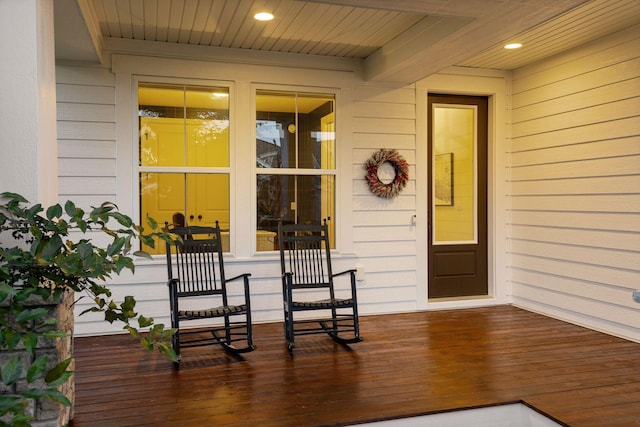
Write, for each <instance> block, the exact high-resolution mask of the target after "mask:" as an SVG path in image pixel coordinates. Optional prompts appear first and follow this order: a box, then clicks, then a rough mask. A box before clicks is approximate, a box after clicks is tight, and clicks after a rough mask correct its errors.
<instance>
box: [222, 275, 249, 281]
mask: <svg viewBox="0 0 640 427" xmlns="http://www.w3.org/2000/svg"><path fill="white" fill-rule="evenodd" d="M241 277H242V278H244V277H247V278H249V277H251V273H242V274H239V275H237V276H234V277H232V278H231V279H227V280H225V282H226V283H229V282H233V281H234V280H238V279H240V278H241Z"/></svg>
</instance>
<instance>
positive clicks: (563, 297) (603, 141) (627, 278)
mask: <svg viewBox="0 0 640 427" xmlns="http://www.w3.org/2000/svg"><path fill="white" fill-rule="evenodd" d="M512 105H513V112H512V119H513V128H512V137H513V140H512V141H513V143H512V152H511V193H512V194H511V215H510V218H511V220H510V222H511V224H510V228H511V242H510V251H511V254H512V282H513V288H512V293H513V301H514V303H515V304H517V305H519V306H522V307H526V308H529V309H532V310H535V311H539V312H542V313H544V314H548V315H551V316H555V317H560V318H563V319H565V320H569V321H572V322H575V323H578V324H582V325H585V326H588V327H592V328H595V329H598V330H602V331H605V332H609V333H612V334H615V335H620V336H623V337H626V338H629V339H633V340H636V341H640V332H639V331H640V329H639V325H640V314H639V308H640V306H638V304H637V303H634V302H633V300H632V297H631V295H632V291H633V290H634V289H638V288H640V27H638V26H636V27H634V28H630V29H628V30H625V31H622V32H620V33H617V34H614V35H611V36H609V37H607V38H604V39H601V40H599V41H597V42H595V43H592V44H589V45H586V46H583V47H582V48H579V49H574V50H573V51H571V52H569V53H567V54H564V55H560V56H557V57H554V58H551V59H549V60H545V61H541V62H539V63H536V64H534V65H531V66H528V67H524V68H521V69H518V70H516V71H515V72H514V74H513V96H512Z"/></svg>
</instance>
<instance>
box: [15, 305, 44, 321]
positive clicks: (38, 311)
mask: <svg viewBox="0 0 640 427" xmlns="http://www.w3.org/2000/svg"><path fill="white" fill-rule="evenodd" d="M48 312H49V310H47V309H46V308H43V307H39V308H31V309H26V310H22V311H21V312H20V313H18V315H17V316H16V322H18V323H24V322H27V321H30V320H36V319H40V318H42V317H44V316H46V315H47V313H48Z"/></svg>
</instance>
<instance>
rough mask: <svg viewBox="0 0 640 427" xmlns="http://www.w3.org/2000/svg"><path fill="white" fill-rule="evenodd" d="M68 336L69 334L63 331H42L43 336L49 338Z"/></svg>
mask: <svg viewBox="0 0 640 427" xmlns="http://www.w3.org/2000/svg"><path fill="white" fill-rule="evenodd" d="M68 336H69V334H66V333H64V332H62V331H46V332H43V333H42V337H43V338H47V339H57V338H64V337H68Z"/></svg>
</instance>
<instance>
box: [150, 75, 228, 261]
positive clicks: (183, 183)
mask: <svg viewBox="0 0 640 427" xmlns="http://www.w3.org/2000/svg"><path fill="white" fill-rule="evenodd" d="M138 116H139V130H140V141H139V168H138V172H139V184H140V216H141V218H140V220H141V223H143V224H144V223H145V221H146V220H145V217H147V216H149V217H152V218H153V219H155V220H156V221H157V222H158V223H161V224H164V223H165V222H166V223H168V224H173V225H213V224H215V222H216V221H218V222H219V223H220V227H221V228H222V230H223V242H224V244H225V246H226V247H225V248H224V249H225V250H226V251H228V250H229V224H230V206H229V174H230V160H229V90H228V88H221V87H195V86H186V85H171V84H148V83H140V84H139V85H138ZM145 249H146V250H148V251H149V250H150V249H149V248H145ZM151 252H153V253H163V252H164V248H163V247H157V248H156V249H155V250H154V251H151Z"/></svg>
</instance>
